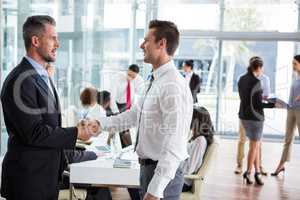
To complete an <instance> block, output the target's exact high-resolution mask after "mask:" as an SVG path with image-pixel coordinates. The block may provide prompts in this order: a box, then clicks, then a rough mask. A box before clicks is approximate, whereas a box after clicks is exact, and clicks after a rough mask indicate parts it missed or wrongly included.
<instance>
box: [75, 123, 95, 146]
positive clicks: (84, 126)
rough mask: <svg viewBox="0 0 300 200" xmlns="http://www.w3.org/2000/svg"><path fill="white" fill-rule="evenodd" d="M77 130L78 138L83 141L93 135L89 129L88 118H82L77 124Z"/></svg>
mask: <svg viewBox="0 0 300 200" xmlns="http://www.w3.org/2000/svg"><path fill="white" fill-rule="evenodd" d="M77 131H78V135H77V138H78V139H81V140H83V141H87V140H89V139H90V138H91V137H92V135H91V134H90V131H89V130H88V122H87V120H81V121H80V122H79V123H78V124H77Z"/></svg>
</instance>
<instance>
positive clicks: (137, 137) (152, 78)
mask: <svg viewBox="0 0 300 200" xmlns="http://www.w3.org/2000/svg"><path fill="white" fill-rule="evenodd" d="M153 81H154V77H153V74H152V75H151V77H150V83H149V86H148V89H147V90H146V93H145V97H144V101H143V103H142V107H141V111H140V116H139V121H138V129H137V132H136V140H135V145H134V151H136V147H137V145H138V142H139V135H140V134H139V131H140V123H141V117H142V112H143V107H144V103H145V100H146V97H147V94H148V92H149V90H150V88H151V87H152V83H153Z"/></svg>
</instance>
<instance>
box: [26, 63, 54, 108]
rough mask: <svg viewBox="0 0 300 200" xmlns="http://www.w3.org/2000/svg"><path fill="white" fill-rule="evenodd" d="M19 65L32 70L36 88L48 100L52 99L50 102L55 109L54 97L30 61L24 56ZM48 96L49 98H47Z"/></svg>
mask: <svg viewBox="0 0 300 200" xmlns="http://www.w3.org/2000/svg"><path fill="white" fill-rule="evenodd" d="M21 65H22V66H24V68H25V69H24V70H30V71H32V76H33V78H34V79H35V80H36V83H37V85H38V89H39V90H40V92H41V94H43V93H44V94H45V95H44V96H46V97H47V99H48V100H50V99H51V100H52V103H53V104H54V105H55V108H56V109H57V104H56V103H58V102H56V101H55V97H54V96H53V94H52V93H51V91H50V88H49V87H48V85H47V84H46V82H45V81H44V80H43V79H42V77H41V76H40V75H39V74H38V73H37V71H36V70H35V69H34V68H33V66H32V65H31V64H30V62H28V61H27V59H26V58H23V60H22V61H21ZM48 97H50V98H48Z"/></svg>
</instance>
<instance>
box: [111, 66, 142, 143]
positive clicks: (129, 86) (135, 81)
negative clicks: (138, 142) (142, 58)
mask: <svg viewBox="0 0 300 200" xmlns="http://www.w3.org/2000/svg"><path fill="white" fill-rule="evenodd" d="M139 71H140V69H139V67H138V65H136V64H131V65H130V66H129V68H128V70H127V73H126V74H125V73H120V76H118V82H116V84H115V86H116V89H115V91H114V92H113V93H114V100H115V103H116V106H117V108H118V110H119V112H124V111H126V110H129V109H130V108H131V106H132V105H133V104H134V102H135V94H136V93H138V92H139V87H141V84H142V78H141V77H140V76H139ZM114 110H116V109H114ZM119 134H120V141H121V145H122V148H125V147H127V146H129V145H131V144H132V141H131V136H130V131H129V130H125V131H122V132H120V133H119Z"/></svg>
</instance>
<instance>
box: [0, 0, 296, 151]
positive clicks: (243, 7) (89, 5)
mask: <svg viewBox="0 0 300 200" xmlns="http://www.w3.org/2000/svg"><path fill="white" fill-rule="evenodd" d="M0 2H1V6H0V8H1V12H0V13H1V14H0V16H1V22H0V24H1V26H0V27H1V32H0V33H1V40H0V41H1V43H0V44H1V48H0V51H1V54H0V61H1V73H0V75H1V83H2V82H3V80H4V79H5V77H6V76H7V74H8V73H9V72H10V71H11V70H12V69H13V68H14V67H15V66H16V65H17V63H18V62H19V61H20V59H21V58H22V56H24V53H25V50H24V45H23V39H22V32H21V29H22V24H23V23H24V21H25V19H26V17H28V16H30V15H34V14H48V15H51V16H53V17H54V18H55V19H56V21H57V31H58V35H59V40H60V48H59V50H58V56H57V61H56V62H55V64H54V65H55V69H56V72H55V75H54V81H55V84H56V87H57V90H58V93H59V96H60V100H61V104H62V108H63V111H64V112H63V114H64V125H71V124H72V120H71V119H72V117H71V114H72V113H73V114H74V112H73V111H74V110H75V112H76V111H77V110H78V109H79V108H80V103H79V94H80V91H81V89H82V88H83V87H85V86H88V85H93V86H95V87H96V88H98V89H102V88H109V87H113V85H112V84H111V83H112V81H111V79H110V76H111V75H112V74H114V73H116V72H120V71H125V70H126V69H127V67H128V65H129V64H131V63H137V64H139V65H140V67H141V75H142V76H143V77H144V78H146V77H147V76H148V74H149V73H150V71H151V66H149V65H148V64H145V63H143V53H142V51H141V50H140V48H139V45H140V44H141V42H142V41H143V37H144V33H145V32H146V31H147V29H148V27H147V25H148V22H149V21H150V20H151V19H156V18H157V19H161V20H170V21H173V22H175V23H176V24H177V25H178V28H179V29H180V32H181V41H180V46H179V48H178V50H177V52H176V54H175V56H174V60H175V63H176V65H177V67H178V69H179V70H181V66H182V63H183V61H184V60H186V59H193V60H194V63H195V72H196V73H197V74H199V75H200V76H201V78H202V85H201V92H200V94H199V95H198V100H199V105H201V106H205V107H206V108H207V109H208V110H209V112H210V113H211V115H212V117H213V119H214V123H215V126H216V128H217V130H218V133H219V134H230V135H231V134H236V132H237V130H238V129H237V127H238V115H237V112H238V106H239V97H238V93H237V86H236V83H237V79H238V77H239V75H241V74H242V73H244V72H245V70H246V67H247V62H248V60H249V58H250V57H251V56H254V55H258V56H261V57H262V58H263V59H264V61H265V73H266V74H267V75H268V76H269V77H270V80H271V89H272V93H273V94H274V95H275V94H276V95H277V96H278V97H280V98H283V99H286V97H287V96H288V93H289V87H290V83H291V78H292V76H291V74H292V67H291V61H292V57H293V55H294V54H296V53H299V48H298V46H299V45H298V41H299V40H300V37H299V34H300V32H299V5H298V3H297V2H298V1H296V2H295V1H294V0H269V1H259V0H249V1H242V0H146V1H145V0H29V1H28V0H26V1H25V0H1V1H0ZM266 116H267V117H266V118H267V119H266V123H265V124H266V125H265V126H266V127H265V131H264V132H265V135H268V136H278V137H279V136H283V134H284V125H285V116H286V112H285V111H284V110H268V111H267V112H266ZM1 133H2V134H1V153H3V152H5V148H6V140H7V134H6V132H5V125H4V123H3V117H2V112H1Z"/></svg>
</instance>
